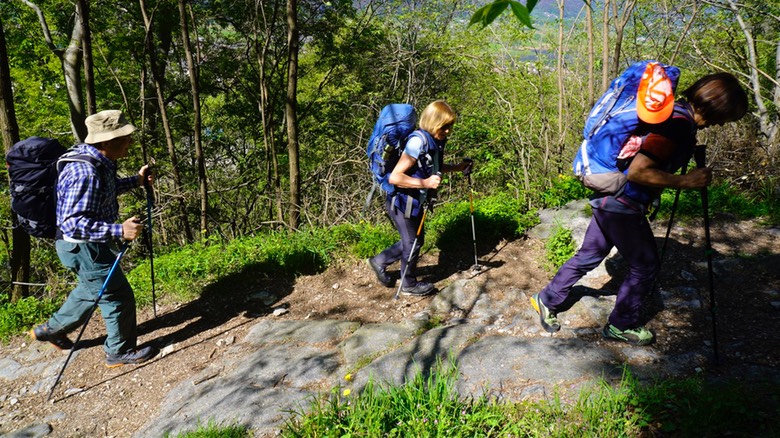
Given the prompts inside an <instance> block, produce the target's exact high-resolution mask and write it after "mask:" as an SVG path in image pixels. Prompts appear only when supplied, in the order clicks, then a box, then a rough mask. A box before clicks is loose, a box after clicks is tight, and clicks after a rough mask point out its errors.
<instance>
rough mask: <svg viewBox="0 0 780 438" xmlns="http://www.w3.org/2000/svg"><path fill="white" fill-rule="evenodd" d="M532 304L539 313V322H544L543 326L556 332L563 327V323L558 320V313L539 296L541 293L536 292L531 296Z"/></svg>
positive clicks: (550, 331) (549, 331)
mask: <svg viewBox="0 0 780 438" xmlns="http://www.w3.org/2000/svg"><path fill="white" fill-rule="evenodd" d="M531 305H532V306H533V307H534V310H536V313H538V314H539V322H541V323H542V327H543V328H544V329H545V330H546V331H547V332H548V333H555V332H557V331H558V330H560V329H561V324H560V323H559V322H558V314H557V313H556V312H553V311H552V310H550V309H548V308H547V307H546V306H545V305H544V304H543V303H542V299H541V298H539V294H535V295H534V296H532V297H531Z"/></svg>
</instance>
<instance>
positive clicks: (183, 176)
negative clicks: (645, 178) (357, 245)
mask: <svg viewBox="0 0 780 438" xmlns="http://www.w3.org/2000/svg"><path fill="white" fill-rule="evenodd" d="M509 3H514V4H515V6H528V7H529V9H531V8H533V11H532V13H531V14H530V15H524V14H523V13H522V8H521V9H515V13H516V14H517V15H515V16H513V15H512V14H510V13H504V14H501V15H498V18H496V20H495V21H494V22H492V24H490V25H488V26H484V27H483V25H482V24H486V23H476V24H473V25H470V21H471V20H472V17H473V16H474V14H475V12H476V11H477V10H478V9H479V8H480V7H483V6H485V5H493V6H502V5H504V4H509ZM779 17H780V2H778V1H776V0H772V1H756V0H747V1H742V2H737V1H733V0H725V1H724V0H707V1H702V0H684V1H664V0H660V1H659V0H604V1H583V0H546V1H539V2H538V3H537V2H535V1H530V2H526V3H517V2H505V1H497V2H493V3H492V4H491V3H489V2H487V1H453V0H429V1H397V0H367V1H359V2H353V1H346V0H332V1H323V0H287V1H276V0H255V1H250V0H213V1H189V0H178V2H176V1H155V0H139V1H137V2H121V3H117V2H113V1H105V0H92V1H88V0H69V1H64V0H38V1H32V0H7V1H3V2H2V3H0V44H2V45H0V86H2V90H3V93H2V100H0V128H2V135H3V143H4V146H5V148H6V150H8V148H10V146H11V145H13V144H14V143H15V142H16V141H18V140H19V139H21V138H26V137H29V136H33V135H38V136H47V137H55V138H58V139H59V140H60V141H61V143H62V144H63V145H72V144H76V143H79V142H81V141H83V138H84V137H85V136H86V129H85V126H84V119H85V118H86V116H88V115H89V114H92V113H95V112H97V111H100V110H104V109H122V110H123V111H124V112H125V114H126V115H127V116H128V117H129V119H130V120H131V122H132V123H133V124H135V125H136V126H137V127H138V128H139V129H138V133H137V137H136V139H137V140H136V143H135V146H134V147H133V148H132V149H131V155H130V157H129V158H127V159H125V160H122V161H121V162H120V173H124V174H128V175H129V174H132V173H133V172H135V171H136V170H137V169H138V168H140V167H141V165H142V164H143V163H148V162H150V161H152V160H154V161H155V163H156V169H157V180H156V186H155V196H154V200H155V203H154V211H153V223H154V236H153V239H154V251H155V255H157V256H160V255H162V254H166V253H173V252H175V251H180V250H181V249H182V248H190V247H199V248H204V247H208V246H209V245H214V246H219V245H226V244H227V243H229V242H234V241H240V240H241V239H244V238H247V237H250V236H257V235H263V234H266V235H273V236H278V237H279V238H280V239H281V240H280V241H281V242H284V241H290V242H291V241H292V239H294V236H296V235H301V234H305V233H306V232H308V231H309V230H314V229H318V230H322V229H326V230H327V229H331V228H332V227H340V226H344V225H348V226H350V227H354V228H360V229H361V230H363V231H361V232H362V233H365V230H376V229H380V230H387V229H389V228H388V223H387V220H386V219H385V217H384V213H383V208H382V207H381V204H382V198H383V197H382V196H381V195H375V196H374V199H373V201H372V202H373V203H372V205H370V206H369V208H367V209H366V208H364V205H363V204H364V202H365V200H366V195H367V194H368V193H369V190H370V188H371V175H370V173H369V171H368V166H367V160H366V156H365V149H366V143H367V140H368V137H369V135H370V133H371V129H372V127H373V124H374V121H375V119H376V116H377V114H378V112H379V110H380V109H381V108H382V106H384V105H385V104H388V103H391V102H408V103H411V104H414V105H415V106H416V107H417V108H418V110H421V109H422V108H423V107H424V106H425V105H427V103H429V102H430V101H432V100H434V99H446V100H447V101H448V102H449V103H450V105H451V106H452V107H453V108H454V109H455V110H456V111H457V112H458V115H459V118H458V122H457V124H456V126H455V129H454V131H453V135H452V137H451V139H450V141H449V143H448V146H447V154H446V156H447V157H448V158H449V160H450V161H457V160H459V159H460V157H470V158H472V159H473V160H474V161H475V163H476V166H475V172H474V174H473V175H472V180H473V186H472V185H471V184H469V185H468V186H466V183H465V181H464V178H463V177H462V176H460V175H454V176H452V177H449V178H446V179H445V180H444V186H443V188H442V190H441V191H440V196H439V200H438V202H439V203H440V204H441V205H443V206H447V205H455V204H457V203H462V201H464V199H465V200H466V201H467V200H468V194H469V193H474V194H475V196H476V197H477V198H478V199H479V200H480V202H482V203H483V204H482V205H483V211H482V214H483V215H484V214H486V213H485V210H486V209H489V208H494V209H502V210H504V211H506V210H509V212H508V213H510V214H514V215H518V216H521V215H524V214H526V213H533V212H535V211H536V210H537V209H538V208H542V207H548V206H554V205H560V204H561V203H562V202H565V201H566V200H568V199H571V198H575V197H582V196H584V195H585V193H586V192H585V191H583V190H582V188H581V187H580V185H579V183H578V182H577V181H576V180H573V179H572V178H571V177H570V173H571V168H570V166H571V160H572V158H573V155H574V151H575V149H576V148H577V147H578V146H579V143H580V141H581V135H582V134H581V131H582V126H583V123H584V120H585V117H586V115H587V112H588V110H589V109H590V107H591V106H592V104H593V102H594V101H595V99H596V98H598V96H599V95H600V94H601V93H602V91H603V90H605V89H606V87H607V85H608V83H609V81H610V80H611V79H612V78H613V77H614V76H616V75H617V74H618V73H619V72H620V71H621V70H622V69H623V68H625V67H626V66H628V65H629V64H630V63H631V62H634V61H637V60H642V59H657V60H659V61H662V62H664V63H668V64H674V65H677V66H679V67H680V68H681V69H682V76H681V78H680V84H679V86H678V91H680V90H683V89H685V88H686V87H687V86H688V85H690V84H691V83H693V82H694V81H695V80H696V79H697V78H698V77H700V76H701V75H703V74H707V73H711V72H716V71H727V72H730V73H733V74H735V75H736V76H737V77H738V78H739V79H740V80H741V81H742V83H743V85H744V86H745V88H746V90H747V91H748V95H749V97H750V101H751V107H750V113H749V115H748V116H747V117H745V118H744V119H743V120H741V121H740V122H738V123H736V124H729V125H728V126H726V127H712V128H709V129H707V130H705V131H703V132H702V133H700V135H699V142H700V143H703V144H706V145H707V146H708V161H709V164H710V165H711V166H713V167H714V168H715V175H716V181H715V186H717V187H721V188H723V190H726V191H727V192H726V193H727V196H728V197H730V198H731V199H734V200H736V199H748V200H753V201H756V202H757V203H760V204H762V205H770V206H772V205H774V206H775V208H771V207H770V208H769V210H767V211H766V212H767V213H769V220H771V221H774V222H776V223H777V222H778V219H777V218H778V212H777V208H776V206H777V204H778V198H780V189H778V170H777V159H778V140H777V135H778V132H777V130H778V121H779V120H778V103H780V76H779V75H780V72H778V69H777V65H778V61H780V38H778V33H779V32H780V18H779ZM493 18H495V17H494V16H493V15H490V17H489V19H493ZM488 21H489V20H488ZM0 184H2V186H1V187H0V188H2V191H3V193H5V195H3V196H2V199H0V221H2V224H1V226H0V246H2V248H0V249H1V251H0V262H2V265H3V266H7V267H8V269H6V270H3V271H2V273H0V281H2V290H3V292H1V294H2V296H3V297H4V299H3V300H0V301H16V300H19V299H21V298H22V297H25V296H29V295H32V296H36V297H38V298H40V297H43V296H53V295H56V294H57V293H60V294H61V293H63V292H67V290H68V287H67V286H66V285H65V284H63V283H65V282H66V279H67V278H68V277H67V274H66V273H64V272H63V271H62V268H61V267H60V266H59V263H58V261H57V257H56V254H55V252H54V251H53V245H51V242H47V241H43V240H39V239H33V240H31V239H30V238H29V237H28V236H26V234H24V232H23V231H21V230H20V229H19V228H14V226H13V225H14V223H13V221H14V218H13V216H12V214H11V211H10V206H9V204H10V198H9V196H8V185H7V176H4V177H3V178H0ZM472 189H473V192H469V190H472ZM461 205H462V204H461ZM466 205H467V204H466ZM121 206H122V212H121V214H120V216H121V217H122V218H126V217H129V216H131V215H133V214H145V206H146V198H145V197H144V194H143V192H142V191H140V190H139V191H138V193H136V194H134V195H132V196H130V195H127V196H125V197H124V198H123V199H121ZM466 214H468V211H467V210H466ZM354 228H353V229H354ZM390 230H391V229H390ZM330 235H331V236H334V235H335V236H336V237H338V236H342V237H343V236H345V234H339V233H335V234H334V233H330ZM363 235H364V236H365V234H363ZM389 236H390V237H389V238H390V239H392V232H391V231H390V232H389ZM379 246H381V245H380V244H379V243H376V244H375V245H374V246H373V247H379ZM222 248H224V246H222ZM145 251H146V250H144V249H143V248H142V249H141V250H140V251H138V252H137V253H136V254H135V255H131V256H129V257H128V259H129V260H128V262H129V264H130V265H131V267H133V266H136V265H137V264H139V266H140V264H143V263H144V262H143V260H144V259H145V258H146V257H147V256H148V254H147V253H146V252H145ZM223 255H224V254H223ZM182 260H183V258H179V259H178V262H179V263H182ZM144 266H145V269H146V271H145V272H146V273H148V270H149V267H148V265H144ZM188 269H190V270H192V269H194V268H192V267H191V266H190V267H188ZM163 274H164V273H163ZM139 275H140V274H139ZM131 277H132V273H131ZM131 280H132V278H131ZM39 285H40V286H43V287H42V288H40V287H38V286H39ZM134 286H136V284H134ZM184 287H186V286H184Z"/></svg>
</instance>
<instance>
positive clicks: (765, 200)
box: [659, 183, 780, 225]
mask: <svg viewBox="0 0 780 438" xmlns="http://www.w3.org/2000/svg"><path fill="white" fill-rule="evenodd" d="M676 193H677V191H676V190H672V189H668V190H664V192H663V194H662V196H661V207H660V210H659V215H660V216H662V217H667V218H668V216H669V214H670V213H671V211H672V206H673V205H674V198H675V195H676ZM707 201H708V209H709V214H710V216H713V215H715V214H719V213H726V214H731V215H734V216H736V217H737V218H741V219H746V218H763V219H764V221H765V222H766V223H767V224H770V225H780V200H778V199H777V197H776V196H772V195H771V194H764V195H763V196H756V195H751V194H750V193H747V192H739V191H738V190H736V189H735V188H734V187H732V186H730V185H728V184H726V183H724V184H717V185H713V186H711V187H709V188H708V189H707ZM675 214H676V215H678V216H677V217H680V218H688V217H692V218H696V217H701V216H702V214H703V209H702V198H701V192H700V191H699V190H681V191H680V197H679V201H678V205H677V211H676V213H675Z"/></svg>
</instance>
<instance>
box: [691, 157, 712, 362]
mask: <svg viewBox="0 0 780 438" xmlns="http://www.w3.org/2000/svg"><path fill="white" fill-rule="evenodd" d="M705 148H706V146H703V145H698V146H696V149H695V151H694V153H693V156H694V159H695V160H696V167H699V168H702V167H705V156H706V149H705ZM701 207H702V210H703V212H702V213H703V215H704V244H705V248H704V254H705V255H706V257H707V275H708V284H709V289H710V318H712V351H713V359H714V363H715V366H718V337H717V330H716V329H717V323H716V320H715V314H716V306H715V279H714V276H713V273H712V240H710V215H709V200H708V196H707V187H706V186H705V187H702V189H701Z"/></svg>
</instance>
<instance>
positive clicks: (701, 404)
mask: <svg viewBox="0 0 780 438" xmlns="http://www.w3.org/2000/svg"><path fill="white" fill-rule="evenodd" d="M457 377H458V371H457V367H456V366H455V365H454V364H453V363H452V362H449V363H447V364H442V363H441V362H439V363H438V364H437V365H436V366H435V367H434V369H433V370H431V372H430V373H429V374H428V375H427V376H424V375H423V373H422V372H419V371H418V372H417V373H416V374H415V376H414V377H413V378H412V379H411V380H410V381H409V382H407V383H406V384H405V385H403V386H386V385H381V384H378V383H376V382H375V381H374V379H369V381H368V383H367V384H366V386H365V387H364V388H363V389H362V391H361V392H360V393H359V394H356V393H354V392H351V389H350V388H349V387H348V386H349V384H347V386H346V387H345V386H341V385H340V386H337V387H335V388H333V389H332V390H331V391H330V392H329V393H328V394H324V395H322V396H319V397H315V398H314V399H313V400H312V404H311V406H310V407H309V408H308V409H307V410H305V411H304V410H301V411H294V412H292V414H293V415H292V417H291V418H290V419H289V420H288V421H287V423H286V424H285V426H284V427H283V429H282V431H281V435H282V436H283V437H288V438H291V437H311V436H317V437H345V436H349V437H407V436H415V437H417V436H425V437H442V438H444V437H518V436H528V437H572V436H587V437H634V436H685V437H687V436H701V437H706V436H724V435H729V436H751V437H763V436H766V437H769V436H777V434H778V433H780V422H778V407H779V406H780V400H779V399H778V397H779V396H778V394H780V392H779V390H780V384H778V383H773V384H756V385H753V386H748V385H743V384H741V383H737V382H731V383H725V384H724V383H708V382H705V381H704V380H702V379H701V378H688V379H682V380H663V381H655V382H650V383H641V382H640V381H639V380H637V379H636V378H635V377H634V376H633V375H632V374H631V373H630V372H629V371H628V370H626V371H625V372H624V375H623V378H622V380H621V381H620V382H619V383H617V384H616V385H611V384H609V383H607V382H606V381H604V380H602V381H600V382H597V383H596V384H593V385H591V386H587V387H585V388H584V389H582V390H581V391H580V392H579V395H578V396H576V397H575V399H574V400H571V401H564V400H563V397H562V396H560V395H559V394H553V395H552V396H551V397H550V398H549V399H546V400H541V401H532V402H512V401H497V400H496V399H491V398H487V397H484V396H483V397H477V398H472V397H466V398H464V397H460V396H459V395H458V394H457V393H456V391H455V389H454V388H455V384H456V381H457Z"/></svg>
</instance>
